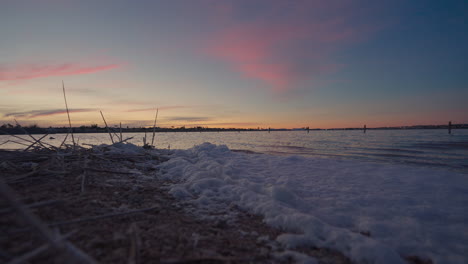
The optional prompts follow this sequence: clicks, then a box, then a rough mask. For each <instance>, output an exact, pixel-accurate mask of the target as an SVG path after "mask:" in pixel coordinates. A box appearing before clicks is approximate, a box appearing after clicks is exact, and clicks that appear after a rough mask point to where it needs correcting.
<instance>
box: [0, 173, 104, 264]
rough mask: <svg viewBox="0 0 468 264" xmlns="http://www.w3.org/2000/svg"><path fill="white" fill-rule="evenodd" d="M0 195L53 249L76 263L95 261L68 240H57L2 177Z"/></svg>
mask: <svg viewBox="0 0 468 264" xmlns="http://www.w3.org/2000/svg"><path fill="white" fill-rule="evenodd" d="M0 195H1V196H3V197H4V198H5V199H6V200H7V202H8V203H9V205H10V206H11V207H13V209H15V211H17V213H18V214H19V215H20V216H21V217H22V218H23V219H24V220H25V221H26V222H27V223H29V224H30V225H31V226H33V227H34V229H36V231H37V232H38V233H39V234H40V235H41V237H42V238H43V239H44V240H45V241H47V242H48V243H49V244H50V245H51V246H52V247H54V248H55V249H57V250H59V251H61V252H63V253H65V254H67V255H68V256H70V257H72V259H73V260H75V261H76V262H77V263H96V261H95V260H94V259H93V258H91V257H90V256H88V255H87V254H86V253H84V252H83V251H81V250H80V249H78V248H77V247H75V246H74V245H73V244H72V243H70V242H68V241H64V243H62V241H60V240H57V237H56V235H55V234H54V233H53V232H52V230H50V229H49V228H48V227H47V225H45V224H44V223H42V222H41V221H40V220H39V218H37V216H35V215H34V214H33V213H31V211H29V209H27V208H26V207H25V206H24V205H23V204H22V203H21V202H20V201H19V199H18V197H17V195H16V194H15V191H13V189H11V188H10V187H9V186H8V184H6V183H4V182H3V179H1V178H0Z"/></svg>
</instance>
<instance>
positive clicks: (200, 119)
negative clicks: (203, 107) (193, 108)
mask: <svg viewBox="0 0 468 264" xmlns="http://www.w3.org/2000/svg"><path fill="white" fill-rule="evenodd" d="M211 120H213V118H212V117H206V116H177V117H168V118H165V121H179V122H180V121H185V122H188V123H192V122H207V121H211Z"/></svg>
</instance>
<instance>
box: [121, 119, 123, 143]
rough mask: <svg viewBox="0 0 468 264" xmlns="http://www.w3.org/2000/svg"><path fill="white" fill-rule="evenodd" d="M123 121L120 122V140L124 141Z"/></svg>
mask: <svg viewBox="0 0 468 264" xmlns="http://www.w3.org/2000/svg"><path fill="white" fill-rule="evenodd" d="M122 139H123V137H122V122H120V142H122Z"/></svg>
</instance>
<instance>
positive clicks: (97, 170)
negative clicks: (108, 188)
mask: <svg viewBox="0 0 468 264" xmlns="http://www.w3.org/2000/svg"><path fill="white" fill-rule="evenodd" d="M85 170H90V171H95V172H107V173H115V174H135V173H133V172H125V171H110V170H101V169H95V168H88V167H85Z"/></svg>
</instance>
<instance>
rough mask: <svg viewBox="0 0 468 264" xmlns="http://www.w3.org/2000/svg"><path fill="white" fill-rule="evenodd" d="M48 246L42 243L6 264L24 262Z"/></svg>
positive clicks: (62, 237)
mask: <svg viewBox="0 0 468 264" xmlns="http://www.w3.org/2000/svg"><path fill="white" fill-rule="evenodd" d="M75 233H76V230H74V231H71V232H69V233H67V234H65V235H63V236H61V237H59V238H58V239H57V240H58V241H59V242H60V241H63V240H65V239H67V238H69V237H70V236H72V235H73V234H75ZM49 248H50V245H49V244H44V245H42V246H40V247H38V248H36V249H34V250H32V251H29V252H28V253H25V254H24V255H21V256H19V257H17V258H15V259H13V260H11V261H10V262H8V263H7V264H20V263H25V262H27V261H28V260H29V259H31V258H34V257H35V256H37V255H39V254H41V253H42V252H44V251H46V250H47V249H49Z"/></svg>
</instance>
